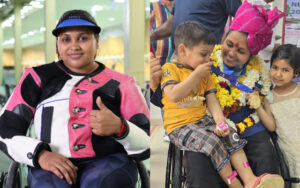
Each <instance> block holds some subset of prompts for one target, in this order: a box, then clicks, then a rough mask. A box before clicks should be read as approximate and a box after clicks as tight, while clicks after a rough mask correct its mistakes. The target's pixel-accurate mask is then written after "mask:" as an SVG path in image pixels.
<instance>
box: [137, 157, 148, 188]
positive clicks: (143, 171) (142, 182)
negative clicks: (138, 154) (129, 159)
mask: <svg viewBox="0 0 300 188" xmlns="http://www.w3.org/2000/svg"><path fill="white" fill-rule="evenodd" d="M135 163H136V166H137V168H138V172H139V179H138V183H137V185H138V187H139V188H150V177H149V173H148V170H147V168H146V166H145V165H144V163H143V162H142V161H135Z"/></svg>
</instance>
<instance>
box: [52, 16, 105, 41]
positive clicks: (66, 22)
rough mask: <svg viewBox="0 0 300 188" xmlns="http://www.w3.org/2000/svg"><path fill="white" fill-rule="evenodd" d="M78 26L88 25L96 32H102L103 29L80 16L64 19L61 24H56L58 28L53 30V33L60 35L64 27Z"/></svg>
mask: <svg viewBox="0 0 300 188" xmlns="http://www.w3.org/2000/svg"><path fill="white" fill-rule="evenodd" d="M78 26H86V27H89V28H91V29H92V30H93V31H94V32H95V33H96V34H98V33H100V31H101V28H100V27H99V26H98V25H96V24H94V23H92V22H89V21H87V20H84V19H80V18H73V19H67V20H64V21H62V22H61V23H60V24H59V25H57V26H56V28H55V29H54V30H53V31H52V34H53V35H54V36H56V37H57V36H58V35H59V33H60V31H61V29H63V28H68V27H78Z"/></svg>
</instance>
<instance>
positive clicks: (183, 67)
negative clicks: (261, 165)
mask: <svg viewBox="0 0 300 188" xmlns="http://www.w3.org/2000/svg"><path fill="white" fill-rule="evenodd" d="M174 43H175V53H176V55H177V57H178V58H177V59H173V61H172V62H170V63H166V64H165V65H164V66H163V67H162V72H163V74H162V81H161V87H162V91H163V98H162V103H163V105H164V108H163V110H164V128H165V129H166V131H167V133H168V135H169V137H170V140H171V142H172V143H174V144H175V145H176V146H177V147H178V148H180V149H182V150H188V151H194V152H201V153H204V154H205V155H207V156H208V157H210V158H211V161H212V163H213V165H214V167H215V168H216V170H217V171H218V173H219V174H220V176H221V178H222V179H223V180H224V181H225V183H227V185H228V186H229V187H243V186H242V184H241V183H240V181H239V180H238V179H237V178H235V176H236V175H237V172H238V173H239V176H240V177H241V179H242V181H243V184H244V187H246V188H248V187H257V186H258V185H259V187H272V188H275V187H278V188H279V187H283V179H282V178H281V177H280V176H278V175H270V174H264V175H262V176H260V177H256V176H255V175H254V174H253V172H252V170H251V168H250V167H249V163H248V161H247V158H246V155H245V153H244V151H243V150H242V148H243V147H244V146H245V145H246V143H247V142H246V141H245V140H243V139H240V138H239V136H238V134H237V133H236V132H235V131H234V129H232V128H228V126H227V124H226V123H225V118H224V115H223V112H222V110H221V107H220V105H219V102H218V99H217V98H216V95H215V92H216V89H215V86H214V82H213V80H212V77H211V75H210V69H211V66H212V62H210V54H211V52H212V51H213V48H214V44H215V37H214V35H213V33H212V32H211V31H209V30H208V29H207V28H205V27H204V26H203V25H201V24H200V23H198V22H193V21H189V22H184V23H182V24H180V25H179V26H178V27H177V29H176V31H175V34H174ZM206 106H207V107H208V109H209V111H210V112H211V114H212V117H213V118H211V117H210V116H207V115H206ZM229 160H230V162H231V163H232V165H233V166H234V168H235V169H236V171H233V170H232V167H231V164H230V163H229Z"/></svg>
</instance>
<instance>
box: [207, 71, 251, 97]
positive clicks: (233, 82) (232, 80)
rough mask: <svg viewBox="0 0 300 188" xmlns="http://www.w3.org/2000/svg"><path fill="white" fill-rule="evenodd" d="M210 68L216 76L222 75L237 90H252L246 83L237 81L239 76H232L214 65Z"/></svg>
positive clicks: (248, 91)
mask: <svg viewBox="0 0 300 188" xmlns="http://www.w3.org/2000/svg"><path fill="white" fill-rule="evenodd" d="M211 70H212V72H213V73H215V74H216V75H217V76H222V77H223V78H225V79H227V80H229V82H230V83H231V85H233V86H234V87H236V88H238V89H239V90H241V91H244V92H247V93H252V92H253V90H252V89H251V88H249V87H248V86H246V85H244V84H242V83H240V82H238V79H239V78H240V76H234V75H229V74H225V73H223V72H222V71H221V70H220V69H219V68H218V67H215V66H212V67H211Z"/></svg>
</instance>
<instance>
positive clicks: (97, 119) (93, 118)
mask: <svg viewBox="0 0 300 188" xmlns="http://www.w3.org/2000/svg"><path fill="white" fill-rule="evenodd" d="M96 104H97V106H98V107H99V108H100V110H91V112H90V126H91V128H92V132H93V133H94V134H96V135H99V136H112V135H114V134H118V133H119V132H120V131H121V128H122V120H121V118H119V117H118V116H116V115H115V114H114V113H113V112H112V111H111V110H110V109H109V108H107V107H106V106H105V105H104V104H103V103H102V101H101V98H100V97H98V98H97V99H96Z"/></svg>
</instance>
